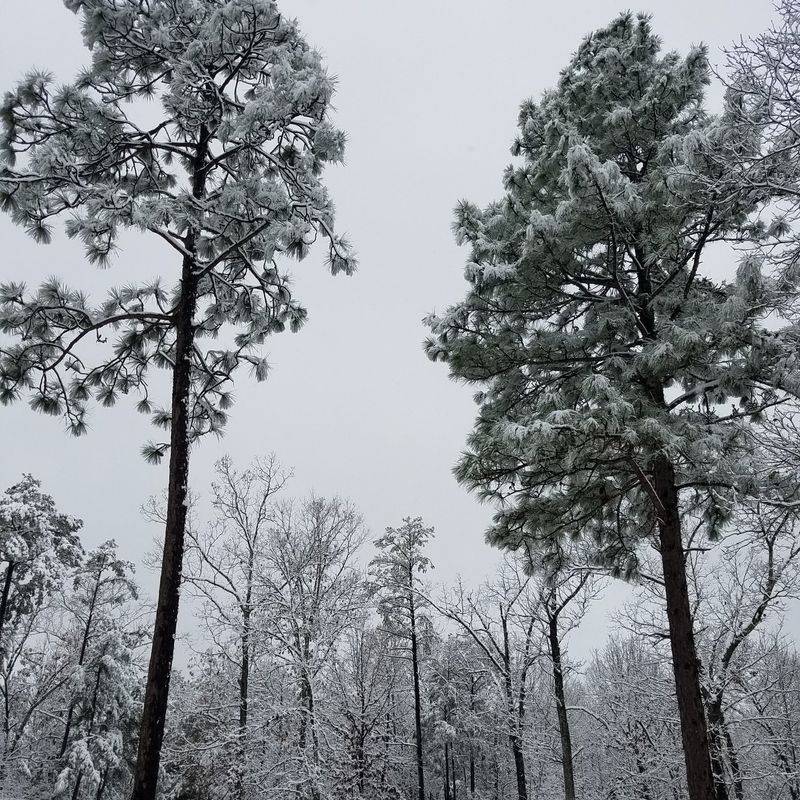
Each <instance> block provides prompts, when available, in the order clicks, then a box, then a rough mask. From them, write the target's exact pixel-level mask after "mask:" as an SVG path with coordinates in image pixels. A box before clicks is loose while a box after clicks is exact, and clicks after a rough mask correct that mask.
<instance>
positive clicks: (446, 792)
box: [444, 742, 451, 800]
mask: <svg viewBox="0 0 800 800" xmlns="http://www.w3.org/2000/svg"><path fill="white" fill-rule="evenodd" d="M444 800H451V797H450V747H449V745H448V744H447V742H445V743H444Z"/></svg>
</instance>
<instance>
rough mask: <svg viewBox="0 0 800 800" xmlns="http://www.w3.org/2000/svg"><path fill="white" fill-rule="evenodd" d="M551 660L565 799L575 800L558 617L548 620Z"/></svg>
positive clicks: (570, 739)
mask: <svg viewBox="0 0 800 800" xmlns="http://www.w3.org/2000/svg"><path fill="white" fill-rule="evenodd" d="M548 627H549V630H548V641H549V643H550V659H551V660H552V662H553V690H554V692H555V696H556V713H557V714H558V732H559V734H560V736H561V766H562V771H563V774H564V798H565V800H575V772H574V768H573V763H572V737H571V735H570V730H569V718H568V717H567V702H566V697H565V695H564V668H563V665H562V663H561V643H560V642H559V640H558V617H556V616H551V617H550V618H549V620H548Z"/></svg>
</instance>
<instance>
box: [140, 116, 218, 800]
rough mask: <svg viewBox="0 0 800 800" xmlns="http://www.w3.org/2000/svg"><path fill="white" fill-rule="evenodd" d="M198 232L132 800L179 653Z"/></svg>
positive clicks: (148, 762) (154, 742)
mask: <svg viewBox="0 0 800 800" xmlns="http://www.w3.org/2000/svg"><path fill="white" fill-rule="evenodd" d="M207 152H208V133H207V131H206V130H205V129H204V128H202V129H201V132H200V140H199V144H198V146H197V152H196V154H195V157H194V162H193V178H192V195H193V196H194V197H195V198H197V199H200V198H202V197H203V195H204V194H205V160H206V155H207ZM195 240H196V232H195V231H194V230H191V229H190V230H189V232H188V233H187V235H186V238H185V246H186V250H187V252H188V254H187V255H186V256H184V259H183V267H182V270H181V288H180V299H179V302H178V307H177V310H176V311H177V320H176V338H175V363H174V366H173V369H172V406H171V408H172V418H171V430H170V452H169V483H168V487H167V521H166V526H165V530H164V549H163V553H162V558H161V579H160V581H159V586H158V603H157V605H156V619H155V625H154V627H153V644H152V647H151V650H150V663H149V666H148V669H147V683H146V685H145V692H144V708H143V709H142V720H141V724H140V726H139V751H138V754H137V760H136V768H135V771H134V780H133V789H132V792H131V800H155V798H156V788H157V784H158V768H159V763H160V761H161V744H162V741H163V739H164V723H165V721H166V716H167V701H168V699H169V679H170V674H171V672H172V658H173V655H174V653H175V632H176V630H177V627H178V604H179V601H180V589H181V575H182V571H183V550H184V538H185V534H186V512H187V504H188V497H189V399H190V393H191V366H192V349H193V347H194V335H195V331H194V314H195V309H196V306H197V276H196V274H195V258H194V252H195V246H196V241H195Z"/></svg>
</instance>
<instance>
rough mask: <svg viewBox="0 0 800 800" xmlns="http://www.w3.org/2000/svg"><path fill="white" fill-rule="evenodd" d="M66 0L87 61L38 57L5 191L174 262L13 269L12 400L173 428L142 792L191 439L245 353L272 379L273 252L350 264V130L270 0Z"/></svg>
mask: <svg viewBox="0 0 800 800" xmlns="http://www.w3.org/2000/svg"><path fill="white" fill-rule="evenodd" d="M67 6H68V7H69V8H71V9H72V10H73V11H75V12H76V13H77V14H79V15H80V17H81V19H82V23H83V37H84V42H85V44H86V47H87V48H88V49H89V51H90V52H91V63H90V64H89V65H88V66H87V67H86V68H85V69H84V70H83V71H82V72H81V73H80V75H79V76H78V77H77V78H76V79H75V80H73V81H72V82H70V83H65V84H57V83H56V82H55V80H54V79H53V78H52V76H50V75H48V74H45V73H32V74H30V75H28V76H27V77H26V78H25V79H24V80H23V81H22V82H21V83H20V84H19V85H18V86H17V87H16V88H14V89H13V90H12V91H10V92H8V93H7V94H6V96H5V99H4V101H3V105H2V109H0V113H1V115H2V120H3V133H2V135H1V136H0V149H1V150H2V151H3V162H2V164H0V204H2V207H3V208H4V209H5V210H6V211H7V212H8V213H10V215H11V217H12V219H13V220H14V221H15V222H17V223H18V224H20V225H22V226H24V227H25V228H26V229H27V230H28V232H29V233H30V234H31V235H32V236H33V237H34V238H35V239H36V240H37V241H40V242H47V241H49V240H50V238H51V236H52V227H53V224H54V223H55V222H56V221H57V220H58V219H63V220H64V228H65V231H66V234H67V235H68V236H70V237H72V238H76V239H79V240H80V241H81V242H82V244H83V246H84V249H85V253H86V258H87V260H88V261H89V262H90V263H94V264H98V265H101V266H104V265H107V264H110V263H111V262H112V256H113V255H114V251H115V249H116V247H117V242H118V240H119V237H120V235H121V234H122V233H123V232H124V231H125V230H133V231H137V232H140V233H142V234H143V235H146V236H150V237H154V238H155V240H156V241H157V242H158V243H159V244H161V245H163V252H164V260H163V265H162V266H160V267H159V268H157V269H156V270H155V274H154V275H153V277H152V278H151V279H149V280H144V281H142V280H141V279H140V278H139V277H138V276H137V278H136V280H125V279H123V280H122V281H121V282H120V284H119V286H118V287H117V288H114V289H112V290H111V291H110V292H108V294H107V295H106V296H105V298H97V299H94V298H90V297H88V296H87V295H86V294H85V293H84V292H82V291H81V290H80V289H78V288H73V287H74V281H70V282H69V283H67V282H64V281H63V280H62V279H60V278H53V279H52V280H49V281H47V282H46V283H44V284H43V285H42V286H40V287H39V288H38V289H36V290H34V291H30V290H28V289H27V287H26V286H25V285H24V283H22V282H6V283H3V284H2V285H0V332H2V333H3V334H5V337H4V340H3V342H2V344H0V400H1V401H2V402H3V403H10V402H12V401H14V400H16V399H18V398H22V397H27V398H29V400H30V404H31V405H32V407H33V408H34V409H36V410H38V411H42V412H44V413H47V414H54V415H63V416H64V418H65V419H66V421H67V424H68V427H69V429H70V430H71V431H72V432H73V433H75V434H82V433H84V432H85V430H86V421H85V416H86V412H87V408H88V406H89V404H90V402H92V401H95V402H98V403H100V404H101V405H104V406H112V405H114V403H115V402H116V401H117V400H118V398H119V397H120V396H123V395H129V394H132V395H134V396H136V397H137V399H138V402H137V408H138V410H139V411H141V412H143V413H146V414H150V415H151V417H152V420H153V422H154V423H155V425H156V426H158V427H160V428H162V429H166V430H167V431H169V434H168V436H167V437H164V439H163V440H161V441H156V442H151V443H149V444H148V445H146V446H145V448H144V455H145V456H146V458H147V459H148V460H150V461H152V462H157V461H159V460H160V459H161V458H162V457H163V456H164V455H165V454H166V453H167V452H168V451H169V453H170V475H169V490H168V494H169V497H168V503H167V506H168V509H167V517H166V526H165V528H166V530H165V537H164V540H165V541H164V545H165V546H164V555H163V561H162V576H163V580H162V582H161V584H160V593H159V602H158V606H157V615H156V619H155V622H154V636H153V647H152V657H151V662H150V671H149V679H148V686H147V690H146V692H145V703H144V714H143V717H142V735H141V737H140V750H141V752H140V766H139V771H138V773H137V775H138V778H137V783H136V788H135V791H134V795H135V796H136V797H137V800H154V798H155V793H156V782H157V779H158V759H159V753H160V748H161V740H162V736H163V726H164V714H165V712H166V706H167V693H168V687H169V675H170V667H171V662H172V655H173V651H174V634H175V629H176V625H177V613H178V600H179V586H180V573H181V567H182V552H183V543H184V535H185V522H186V512H185V508H186V499H187V491H188V472H189V445H190V443H192V442H193V441H195V440H196V439H198V438H199V437H201V436H203V435H204V434H207V433H216V434H219V433H221V432H222V430H223V428H224V425H225V422H226V420H227V413H228V409H229V408H230V406H231V404H232V401H233V394H232V386H233V377H234V373H235V372H236V370H237V369H238V368H239V367H240V366H242V365H244V366H249V367H250V368H251V371H252V373H253V375H254V377H255V378H256V380H259V381H262V380H264V379H265V378H266V377H267V373H268V369H269V367H268V364H267V361H266V360H265V358H264V356H263V354H262V353H261V351H260V347H261V345H262V344H263V343H264V341H265V339H266V338H267V337H268V336H269V335H270V334H272V333H276V332H279V331H283V330H284V329H286V328H287V327H288V328H290V329H291V330H294V331H296V330H298V329H299V328H300V327H301V325H302V324H303V322H304V320H305V318H306V311H305V309H304V308H303V306H302V305H301V304H300V303H299V302H298V300H297V299H296V298H295V297H294V296H293V294H292V291H291V286H290V279H289V276H288V275H287V274H286V273H285V272H284V271H283V269H284V267H283V266H282V265H281V264H279V263H278V262H279V261H280V260H281V259H282V258H284V257H295V258H302V257H303V256H305V254H306V253H307V252H308V249H309V247H310V246H311V245H312V244H313V243H314V242H315V241H316V240H317V238H319V237H322V238H324V239H325V240H326V241H327V244H328V266H329V267H330V270H331V272H333V273H339V272H344V273H351V272H352V271H353V269H354V268H355V260H354V258H353V254H352V252H351V250H350V248H349V246H348V244H347V242H346V241H345V240H344V239H343V238H341V237H340V236H338V235H337V234H336V233H335V232H334V227H333V224H334V223H333V204H332V202H331V200H330V198H329V196H328V193H327V191H326V189H325V187H324V185H323V184H322V182H321V180H320V174H321V172H322V170H323V169H324V167H325V166H326V165H327V164H329V163H335V162H338V161H341V159H342V155H343V147H344V134H343V133H342V132H341V131H339V130H337V129H336V128H335V127H333V125H332V124H331V122H330V120H329V118H328V108H329V104H330V101H331V97H332V94H333V81H332V79H331V78H330V77H329V76H328V75H327V73H326V71H325V69H324V66H323V63H322V59H321V57H320V55H319V54H318V53H317V52H316V51H314V50H313V49H311V48H310V47H309V45H308V44H307V43H306V41H305V39H304V38H303V37H302V35H301V34H300V31H299V29H298V27H297V25H296V24H295V23H294V22H292V21H291V20H289V19H286V18H285V17H283V16H282V15H281V14H280V13H279V11H278V9H277V7H276V5H275V3H274V2H272V1H271V0H169V1H167V0H156V1H155V2H145V3H143V2H139V0H122V2H120V1H119V0H67ZM148 101H149V102H148ZM169 265H171V266H172V269H171V270H170V269H169ZM137 270H138V267H137ZM165 275H167V276H169V275H171V277H166V278H164V276H165ZM151 367H156V368H161V369H165V370H167V371H168V372H170V373H171V377H172V392H171V397H170V401H169V403H166V402H165V403H163V405H159V404H158V401H157V398H155V397H153V396H152V395H151V383H150V378H151V375H150V370H151Z"/></svg>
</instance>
